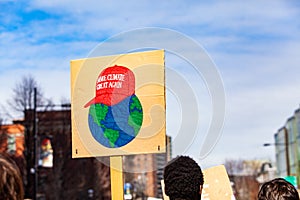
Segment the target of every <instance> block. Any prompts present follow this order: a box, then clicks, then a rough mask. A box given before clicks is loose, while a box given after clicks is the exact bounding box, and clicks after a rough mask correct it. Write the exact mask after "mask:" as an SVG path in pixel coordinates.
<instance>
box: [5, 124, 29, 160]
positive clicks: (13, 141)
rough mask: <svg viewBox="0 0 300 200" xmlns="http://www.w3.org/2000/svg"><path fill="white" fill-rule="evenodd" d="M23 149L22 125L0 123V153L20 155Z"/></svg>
mask: <svg viewBox="0 0 300 200" xmlns="http://www.w3.org/2000/svg"><path fill="white" fill-rule="evenodd" d="M23 151H24V126H23V125H21V124H9V125H0V153H8V154H9V155H14V156H15V157H22V156H23Z"/></svg>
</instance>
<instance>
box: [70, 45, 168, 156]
mask: <svg viewBox="0 0 300 200" xmlns="http://www.w3.org/2000/svg"><path fill="white" fill-rule="evenodd" d="M71 112H72V157H73V158H77V157H94V156H116V155H128V154H140V153H158V152H159V153H161V152H164V151H165V129H166V127H165V122H166V120H165V71H164V51H163V50H156V51H148V52H139V53H131V54H121V55H114V56H104V57H97V58H88V59H80V60H73V61H71Z"/></svg>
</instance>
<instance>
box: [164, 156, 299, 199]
mask: <svg viewBox="0 0 300 200" xmlns="http://www.w3.org/2000/svg"><path fill="white" fill-rule="evenodd" d="M204 178H205V177H203V173H202V170H201V168H200V166H199V165H198V164H197V163H196V162H195V161H194V160H193V159H192V158H190V157H188V156H178V157H177V158H174V159H173V160H171V161H170V162H169V163H168V164H167V165H166V167H165V169H164V183H165V193H166V195H168V197H169V198H170V200H201V193H202V188H203V184H204ZM257 199H258V200H299V194H298V191H297V189H296V188H295V187H294V186H293V185H292V184H291V183H289V182H288V181H286V180H285V179H283V178H276V179H274V180H271V181H269V182H266V183H264V184H263V185H262V186H261V188H260V190H259V193H258V196H257Z"/></svg>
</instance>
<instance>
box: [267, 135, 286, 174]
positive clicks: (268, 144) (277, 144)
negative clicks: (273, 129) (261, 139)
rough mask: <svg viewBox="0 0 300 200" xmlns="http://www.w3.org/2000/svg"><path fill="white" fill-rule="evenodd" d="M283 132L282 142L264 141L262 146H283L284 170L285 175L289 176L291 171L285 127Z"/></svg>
mask: <svg viewBox="0 0 300 200" xmlns="http://www.w3.org/2000/svg"><path fill="white" fill-rule="evenodd" d="M284 134H285V142H284V143H265V144H263V146H264V147H267V146H285V158H286V172H287V176H290V175H291V171H290V157H289V142H288V134H287V131H286V129H285V131H284Z"/></svg>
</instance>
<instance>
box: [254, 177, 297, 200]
mask: <svg viewBox="0 0 300 200" xmlns="http://www.w3.org/2000/svg"><path fill="white" fill-rule="evenodd" d="M258 200H299V195H298V192H297V190H296V188H295V187H294V186H293V185H292V184H291V183H289V182H287V181H286V180H284V179H283V178H276V179H273V180H271V181H269V182H266V183H264V184H263V185H262V186H261V188H260V190H259V193H258Z"/></svg>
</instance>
